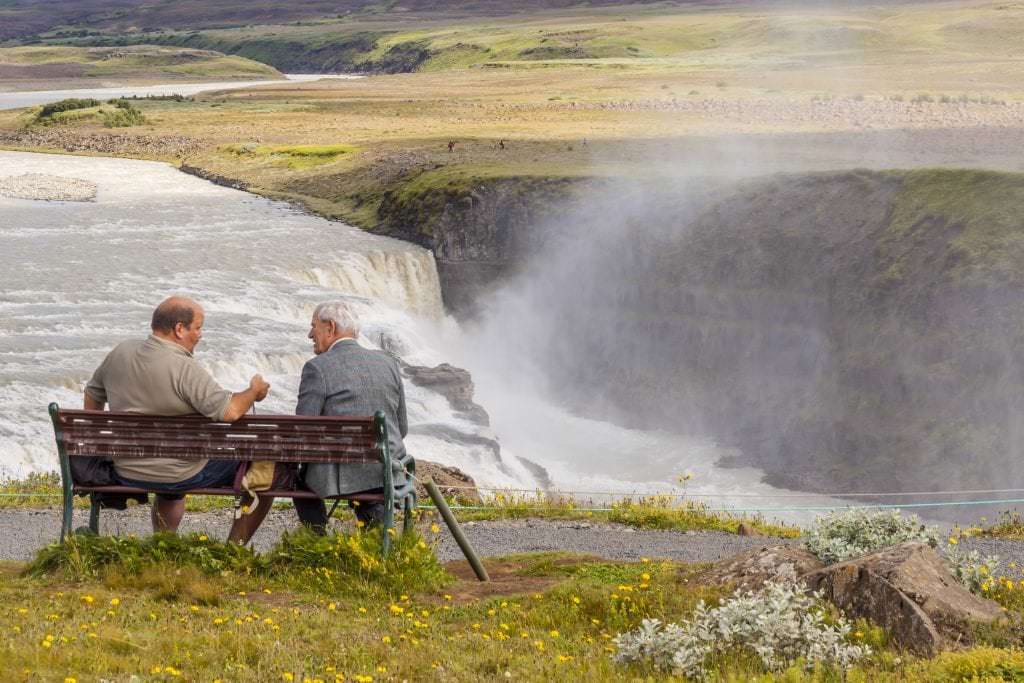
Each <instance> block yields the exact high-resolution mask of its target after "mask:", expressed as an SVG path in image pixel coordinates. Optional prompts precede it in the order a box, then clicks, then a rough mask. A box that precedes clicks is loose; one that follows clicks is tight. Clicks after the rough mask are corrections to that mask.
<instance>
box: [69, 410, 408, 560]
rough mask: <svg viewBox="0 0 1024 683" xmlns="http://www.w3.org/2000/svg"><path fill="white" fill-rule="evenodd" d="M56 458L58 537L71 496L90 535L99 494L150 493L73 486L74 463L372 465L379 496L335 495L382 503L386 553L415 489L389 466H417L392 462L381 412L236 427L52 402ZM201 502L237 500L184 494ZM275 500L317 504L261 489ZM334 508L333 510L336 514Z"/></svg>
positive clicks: (252, 421)
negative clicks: (60, 498)
mask: <svg viewBox="0 0 1024 683" xmlns="http://www.w3.org/2000/svg"><path fill="white" fill-rule="evenodd" d="M50 418H51V419H52V420H53V431H54V436H55V437H56V439H57V452H58V454H59V456H60V474H61V484H62V489H63V494H64V517H63V523H62V524H61V532H60V537H61V541H62V542H63V541H64V539H65V538H66V537H67V536H68V535H69V534H70V533H71V513H72V504H73V501H74V497H75V496H76V495H86V494H88V495H89V497H90V509H89V530H90V531H92V532H93V533H99V520H100V503H99V498H98V495H97V494H101V493H114V494H142V493H155V492H154V491H152V490H150V489H145V488H136V487H133V486H89V485H87V484H84V483H78V482H75V481H73V480H72V476H71V460H70V458H71V457H74V456H78V457H97V458H156V457H161V458H180V459H183V460H205V459H212V460H238V461H246V460H248V461H256V460H271V461H275V462H296V463H298V462H306V463H312V462H317V463H350V464H351V463H359V464H366V463H376V462H379V463H380V464H381V466H382V478H381V489H382V492H381V493H355V494H346V495H344V496H338V497H336V499H335V503H334V505H335V506H337V504H338V502H339V501H341V500H351V501H355V502H358V503H367V504H370V503H384V506H385V512H384V525H383V527H384V528H383V529H382V530H381V534H382V536H383V547H384V552H385V553H387V552H388V549H389V547H390V541H391V534H393V533H394V532H393V531H390V530H391V529H393V528H394V514H395V509H396V507H397V508H399V509H401V510H403V511H404V513H405V519H404V523H403V529H404V530H405V531H408V530H409V528H410V527H411V526H412V521H413V515H412V511H413V509H415V507H416V490H415V484H414V481H413V478H412V477H409V478H408V481H407V482H402V483H400V484H399V485H397V486H396V485H395V483H394V477H393V476H392V466H393V465H397V466H398V467H400V468H404V469H405V470H406V471H407V472H409V473H410V474H412V473H414V472H415V461H414V460H413V459H412V457H410V456H408V455H406V457H405V458H403V459H402V460H400V461H397V462H394V463H393V462H392V459H391V454H390V452H389V450H388V428H387V423H386V422H385V420H384V414H383V413H381V412H378V413H377V414H376V415H374V416H372V417H306V416H299V415H246V416H245V417H243V418H241V419H239V420H238V421H236V422H215V421H213V420H210V419H208V418H205V417H202V416H200V415H186V416H181V417H162V416H156V415H142V414H139V413H117V412H111V411H93V410H62V409H61V408H60V406H58V405H57V404H56V403H51V404H50ZM182 493H189V494H193V495H201V496H240V495H241V494H242V492H241V491H238V490H236V489H234V488H209V489H196V490H192V491H183V492H182ZM258 493H259V494H260V495H267V496H274V497H280V498H317V497H318V496H317V495H316V494H315V493H313V492H312V491H307V490H301V489H300V490H286V491H275V490H270V491H260V492H258ZM333 510H334V509H333V508H332V509H331V511H332V512H333Z"/></svg>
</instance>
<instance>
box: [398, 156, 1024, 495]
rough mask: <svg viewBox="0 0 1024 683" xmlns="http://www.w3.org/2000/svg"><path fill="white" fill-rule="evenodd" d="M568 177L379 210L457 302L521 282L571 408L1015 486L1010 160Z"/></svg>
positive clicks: (425, 197)
mask: <svg viewBox="0 0 1024 683" xmlns="http://www.w3.org/2000/svg"><path fill="white" fill-rule="evenodd" d="M579 193H580V188H579V185H578V183H574V182H571V181H567V180H564V179H556V180H550V181H541V180H536V179H531V180H520V181H516V180H515V179H504V180H501V181H491V182H487V183H480V184H479V185H478V186H475V187H468V188H467V187H460V188H446V189H443V190H435V191H433V192H425V191H424V192H418V193H407V194H406V195H403V196H394V197H391V198H389V199H388V200H387V201H386V202H385V205H384V207H382V217H383V218H384V219H385V220H384V225H385V226H386V227H387V228H388V230H389V231H390V232H391V234H395V235H397V236H402V237H405V238H407V239H412V240H413V241H417V242H419V243H421V244H425V245H427V246H429V247H431V248H432V249H434V252H435V254H436V255H437V257H438V263H439V267H440V269H441V272H442V280H443V286H444V288H445V299H446V302H447V303H448V305H449V306H451V307H453V308H455V309H456V310H457V311H461V312H464V313H465V312H470V311H471V310H472V302H473V301H477V300H479V299H478V297H479V296H480V294H481V292H485V291H487V289H488V287H491V286H493V284H494V283H495V282H496V281H504V282H510V283H512V286H513V287H518V288H519V289H520V291H521V293H522V296H524V297H525V298H526V300H527V301H529V302H530V304H531V306H530V309H529V310H532V311H535V312H536V316H537V317H538V320H536V321H533V327H531V331H532V333H533V334H535V335H536V338H537V344H536V347H537V348H538V349H539V350H538V353H539V354H540V358H539V361H540V362H541V363H542V364H543V366H544V367H545V368H546V371H547V372H548V373H549V375H550V377H551V379H552V386H556V387H562V389H560V390H561V391H562V392H563V396H564V400H566V401H567V402H571V403H572V404H573V405H575V406H576V407H577V408H579V409H580V410H583V411H586V412H590V413H591V414H594V413H596V412H600V413H601V414H604V415H606V416H608V417H611V418H613V419H616V420H618V421H623V422H629V423H631V424H643V425H646V426H648V427H660V428H669V429H678V430H681V431H687V432H690V433H703V434H708V435H711V436H714V437H716V438H717V439H719V440H721V441H724V442H727V443H730V444H735V445H738V446H739V447H740V448H741V449H742V450H743V452H744V459H745V460H746V461H749V462H751V463H752V464H756V465H758V466H760V467H762V468H764V469H765V470H766V471H767V472H768V473H769V477H770V478H771V479H772V480H774V481H775V482H777V483H780V484H786V485H791V486H797V487H801V488H814V489H827V490H835V489H846V490H851V489H859V488H880V489H885V490H898V489H900V488H904V489H905V488H908V487H919V486H928V487H938V488H949V487H951V486H954V485H961V484H967V485H970V486H987V485H991V484H997V483H998V484H1000V485H1001V486H1003V485H1006V486H1008V485H1011V484H1014V485H1020V484H1021V483H1022V478H1024V465H1021V464H1018V463H1020V458H1019V457H1018V456H1019V455H1020V453H1019V450H1020V447H1019V445H1018V444H1019V439H1017V432H1018V430H1019V429H1020V427H1019V426H1018V425H1020V424H1022V421H1021V418H1022V417H1024V400H1022V397H1024V381H1022V373H1021V370H1022V360H1024V359H1022V356H1021V350H1022V349H1024V277H1022V276H1024V270H1022V268H1021V267H1020V264H1021V263H1024V218H1022V216H1024V176H1019V175H1013V174H998V173H983V172H975V171H929V170H925V171H912V172H867V171H858V172H842V173H829V174H816V175H791V176H777V177H771V178H765V179H759V180H752V181H746V182H742V183H737V184H729V185H721V184H718V185H714V186H713V187H712V186H707V187H700V188H697V187H696V186H695V185H694V184H692V183H690V184H688V185H687V187H686V188H685V189H680V188H679V187H675V188H673V187H668V186H666V187H661V188H658V189H652V188H649V187H648V188H639V187H636V186H626V185H623V186H622V187H613V186H609V185H607V184H604V185H602V187H601V188H600V189H599V190H595V191H593V192H590V193H589V194H588V193H586V191H584V192H583V195H582V196H583V197H584V200H583V201H582V202H581V201H574V202H569V201H566V198H567V197H569V196H570V195H573V194H575V195H576V197H577V199H578V198H579V196H580V194H579ZM552 202H554V203H552ZM417 215H418V216H422V217H423V218H422V220H414V219H412V218H410V217H411V216H417Z"/></svg>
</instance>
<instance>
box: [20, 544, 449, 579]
mask: <svg viewBox="0 0 1024 683" xmlns="http://www.w3.org/2000/svg"><path fill="white" fill-rule="evenodd" d="M381 542H382V540H381V535H380V534H379V533H377V532H369V531H368V532H355V533H352V534H332V535H328V536H317V535H315V534H312V533H310V532H308V531H306V530H303V529H300V530H299V531H297V532H295V533H292V534H285V535H284V536H283V537H282V539H281V541H280V542H279V543H278V544H277V545H276V546H274V548H272V549H271V550H270V551H269V552H267V553H266V554H263V555H260V554H257V553H255V552H254V551H252V550H250V549H249V548H247V547H243V546H239V545H237V544H234V543H224V542H220V541H215V540H212V539H211V538H209V537H208V536H207V535H206V534H184V535H180V536H179V535H174V534H166V533H164V534H154V535H152V536H148V537H145V538H136V537H133V536H127V537H121V536H92V535H75V536H72V537H71V538H69V539H68V540H67V542H65V543H63V544H60V543H54V544H51V545H48V546H46V547H45V548H43V549H42V550H40V551H39V553H38V554H37V555H36V558H35V559H34V560H33V561H32V562H31V563H30V564H29V566H28V567H27V568H26V569H25V571H24V573H25V575H26V576H29V577H44V576H56V577H60V578H63V579H66V580H70V581H86V580H96V579H99V578H102V577H104V576H110V575H113V574H116V575H120V576H144V575H146V574H147V572H152V571H155V570H157V569H160V570H162V571H164V572H167V571H170V570H172V569H177V570H181V569H184V570H189V571H198V572H200V573H202V574H204V575H206V576H221V577H252V578H261V579H264V580H267V581H270V582H273V583H277V584H279V585H282V586H286V587H294V588H297V589H301V590H305V591H311V592H316V593H323V594H330V595H340V594H363V593H372V594H382V595H393V594H394V595H397V594H399V593H402V592H410V591H413V592H415V591H426V590H438V589H439V588H441V587H442V586H444V585H445V583H446V582H447V581H448V580H449V577H448V574H447V572H445V571H444V569H443V568H442V567H441V565H440V564H439V563H438V561H437V558H436V556H435V555H434V552H433V548H431V547H430V546H429V545H427V543H426V542H424V541H423V540H422V539H421V538H420V537H419V536H418V535H417V534H415V533H409V534H396V535H395V540H394V543H393V548H392V551H391V552H390V553H389V554H388V555H387V557H384V556H383V552H382V548H381Z"/></svg>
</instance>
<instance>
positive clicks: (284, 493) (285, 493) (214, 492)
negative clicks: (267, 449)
mask: <svg viewBox="0 0 1024 683" xmlns="http://www.w3.org/2000/svg"><path fill="white" fill-rule="evenodd" d="M73 490H74V493H75V494H76V495H77V494H85V493H123V494H125V495H136V494H140V493H154V491H150V490H149V489H141V488H136V487H134V486H75V487H74V489H73ZM187 493H188V495H190V496H191V495H197V496H234V495H238V493H239V492H238V491H235V490H234V489H229V488H206V489H189V490H188V492H187ZM259 495H260V496H270V497H273V498H310V499H313V498H319V497H320V496H318V495H316V494H315V493H313V492H312V491H307V490H305V489H287V490H277V489H272V490H269V491H260V492H259ZM340 497H341V498H342V499H343V500H357V501H359V502H360V503H379V502H381V501H383V500H384V494H383V493H348V494H345V495H344V496H340Z"/></svg>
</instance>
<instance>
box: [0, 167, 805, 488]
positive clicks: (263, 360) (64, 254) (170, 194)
mask: <svg viewBox="0 0 1024 683" xmlns="http://www.w3.org/2000/svg"><path fill="white" fill-rule="evenodd" d="M26 173H39V174H47V175H57V176H61V177H66V178H78V179H84V180H89V181H91V182H93V183H96V184H97V186H98V193H97V196H96V199H95V201H91V202H45V201H32V200H25V199H6V198H2V197H0V475H6V476H20V475H24V474H25V473H27V472H31V471H39V470H52V469H54V468H55V466H56V458H55V452H54V447H53V441H52V430H51V427H50V425H49V423H48V420H47V417H46V413H45V407H46V404H47V403H48V402H49V401H53V400H56V401H59V402H60V403H61V404H64V405H68V406H78V405H80V404H81V397H82V387H83V385H84V383H85V381H86V380H87V379H88V377H89V375H90V374H91V372H92V370H93V369H94V368H95V367H96V365H97V364H98V363H99V362H100V361H101V360H102V358H103V356H104V355H105V354H106V353H107V351H108V350H109V349H110V348H111V347H112V346H113V345H114V344H116V343H117V342H119V341H121V340H123V339H128V338H138V337H140V336H143V335H145V334H146V333H147V331H148V322H149V316H150V314H151V311H152V308H153V306H154V304H155V303H156V302H158V301H160V300H161V299H163V298H164V297H166V296H168V295H169V294H171V293H184V294H188V295H191V296H193V297H195V298H196V299H198V300H199V301H200V302H201V303H202V304H203V305H204V306H205V308H206V311H207V318H206V321H207V322H206V326H205V327H204V338H203V342H202V343H201V345H200V347H199V349H198V354H197V357H198V358H199V359H200V360H201V362H202V363H204V364H205V365H206V366H207V367H208V368H209V369H210V370H211V371H212V372H213V374H214V376H215V377H216V378H217V379H218V381H220V382H221V383H222V384H223V385H224V386H226V387H228V388H232V389H235V390H237V389H240V388H242V387H244V385H245V383H246V382H247V380H248V378H249V377H250V376H251V375H252V374H254V373H257V372H258V373H262V374H263V375H264V376H265V377H267V379H268V380H269V381H270V382H271V384H272V385H273V388H272V390H271V393H270V396H269V397H268V399H267V401H266V402H264V403H262V404H260V406H259V410H260V411H266V412H291V411H292V410H293V409H294V402H295V396H296V390H297V386H298V376H299V371H300V369H301V367H302V364H303V363H304V362H305V361H306V359H308V358H309V357H310V355H311V349H310V342H309V341H308V340H307V339H306V338H305V335H306V331H307V329H308V324H309V323H308V321H309V317H310V315H311V312H312V309H313V307H314V305H315V304H316V303H317V302H319V301H322V300H325V299H329V298H336V297H346V298H349V299H350V300H352V301H354V302H356V304H357V306H358V309H359V312H360V315H361V317H362V319H363V325H364V329H363V339H362V341H363V343H365V344H368V345H371V346H375V345H377V344H379V343H380V342H381V340H384V339H386V340H387V342H388V347H389V349H390V350H392V351H393V352H395V353H397V354H398V355H400V356H401V357H402V359H403V360H404V361H406V362H407V363H410V364H413V365H436V364H438V363H440V362H444V361H447V362H451V363H453V364H455V365H461V366H463V367H468V368H469V369H470V370H471V371H472V372H473V374H474V378H475V380H476V381H477V384H478V389H479V391H478V395H477V398H478V400H479V401H480V402H481V403H482V404H483V405H484V406H485V407H486V408H487V409H488V410H489V411H490V413H491V418H492V426H493V430H494V431H493V432H492V431H491V429H490V428H487V427H481V426H479V425H476V424H474V423H472V422H471V421H469V420H467V419H465V418H464V417H462V416H461V415H460V414H458V413H456V412H454V411H453V410H452V409H451V408H450V406H449V405H448V402H447V400H446V399H445V398H444V397H442V396H441V395H439V394H436V393H434V392H432V391H429V390H425V389H422V388H419V387H416V386H414V385H412V384H411V383H409V382H407V384H406V386H407V391H408V395H409V406H410V422H411V425H412V428H413V432H414V433H413V434H412V435H411V436H410V437H409V440H408V445H409V449H410V451H411V452H412V453H413V454H414V455H416V456H418V457H420V458H423V459H430V460H435V461H439V462H442V463H446V464H451V465H455V466H457V467H460V468H462V469H464V470H465V471H467V472H468V473H470V474H471V475H473V476H474V477H475V478H476V479H477V480H478V482H479V483H481V484H484V485H491V486H520V487H525V488H534V487H536V486H537V484H538V480H537V479H536V478H535V477H534V476H533V475H532V474H531V473H530V472H529V471H528V469H527V468H525V467H524V466H523V465H522V463H521V462H520V461H519V460H518V458H517V457H516V456H522V457H525V458H529V459H530V460H532V461H534V462H536V463H539V464H540V465H542V466H544V467H545V468H546V469H547V470H548V472H549V473H550V475H551V478H552V480H553V483H554V485H555V487H556V488H562V489H570V490H594V489H597V490H603V491H607V490H614V491H621V492H632V491H639V492H645V491H647V492H649V491H653V490H661V491H665V490H671V489H673V486H672V483H673V481H674V480H675V478H676V477H677V476H678V475H681V474H683V473H684V472H690V473H692V474H693V475H694V478H693V481H692V482H690V483H689V484H688V486H689V489H688V490H689V492H690V493H697V494H715V495H716V498H715V499H713V500H710V501H709V502H711V503H713V504H734V505H739V504H745V505H751V504H754V505H757V504H760V505H763V504H765V503H766V502H767V501H765V500H760V501H754V500H750V499H747V498H744V497H742V496H736V494H744V495H749V494H751V493H769V494H770V493H773V492H777V490H776V489H773V488H772V487H769V486H766V485H764V484H761V483H760V481H759V479H760V473H759V472H758V471H757V470H754V469H749V468H747V469H723V468H718V467H715V466H714V461H715V460H716V458H717V456H718V455H720V451H719V450H718V449H716V448H715V447H714V445H713V444H711V443H708V442H704V441H700V440H694V439H687V438H684V437H680V436H677V435H672V434H668V433H655V432H639V431H635V430H629V429H624V428H621V427H617V426H614V425H610V424H607V423H602V422H598V421H594V420H588V419H585V418H582V417H578V416H573V415H570V414H568V413H567V412H566V411H565V410H563V409H561V408H560V407H559V406H557V405H553V404H551V403H550V402H547V401H545V399H544V398H543V396H541V395H539V394H538V392H537V391H534V390H533V389H532V388H531V387H530V386H529V385H528V384H526V385H524V384H523V383H522V382H511V381H509V377H510V376H511V375H514V372H512V373H510V370H513V371H514V368H510V366H509V363H508V362H507V358H508V355H507V354H502V355H501V357H502V358H503V359H505V360H503V361H502V363H500V364H497V363H494V362H490V361H489V358H491V356H490V355H489V354H488V352H487V348H485V345H486V344H492V343H500V340H499V341H497V342H495V340H490V339H487V340H484V339H473V338H471V337H467V335H466V334H465V333H464V332H463V331H461V330H460V329H459V327H458V326H457V325H456V324H455V323H454V322H453V321H451V320H450V319H448V318H447V317H446V316H445V315H444V313H443V310H442V306H441V299H440V289H439V284H438V279H437V273H436V269H435V265H434V261H433V257H432V255H431V254H430V253H429V252H428V251H426V250H423V249H421V248H419V247H416V246H413V245H410V244H407V243H404V242H399V241H396V240H392V239H388V238H384V237H379V236H374V235H369V234H367V233H365V232H362V231H360V230H358V229H356V228H353V227H350V226H347V225H344V224H341V223H336V222H330V221H327V220H323V219H320V218H316V217H313V216H309V215H306V214H303V213H300V212H298V211H296V210H295V209H293V208H291V207H289V206H288V205H286V204H283V203H279V202H272V201H269V200H266V199H263V198H260V197H256V196H253V195H250V194H247V193H244V192H240V191H236V190H231V189H227V188H223V187H219V186H216V185H213V184H211V183H208V182H206V181H203V180H200V179H198V178H195V177H192V176H188V175H185V174H183V173H180V172H178V171H177V170H175V169H174V168H172V167H170V166H167V165H164V164H160V163H154V162H143V161H127V160H120V159H102V158H85V157H70V156H60V155H43V154H28V153H18V152H0V178H3V177H5V176H12V175H21V174H26ZM495 365H500V367H495ZM495 435H496V436H497V438H498V439H499V440H500V442H501V444H502V453H501V457H500V459H498V458H495V457H494V454H493V452H492V450H491V449H489V448H487V447H486V446H481V445H474V443H473V442H472V441H473V438H476V439H477V441H479V440H480V437H483V438H493V437H495ZM460 436H468V437H470V438H460ZM676 490H677V491H678V489H676ZM803 502H805V503H806V502H807V501H803ZM776 503H777V501H776Z"/></svg>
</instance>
